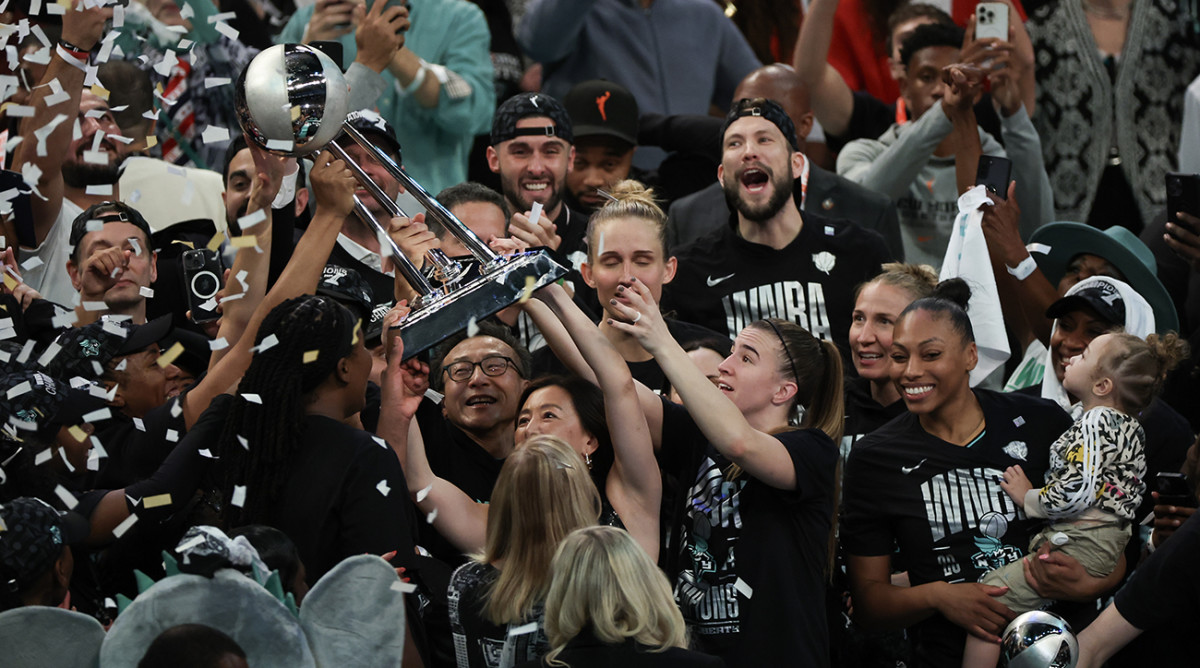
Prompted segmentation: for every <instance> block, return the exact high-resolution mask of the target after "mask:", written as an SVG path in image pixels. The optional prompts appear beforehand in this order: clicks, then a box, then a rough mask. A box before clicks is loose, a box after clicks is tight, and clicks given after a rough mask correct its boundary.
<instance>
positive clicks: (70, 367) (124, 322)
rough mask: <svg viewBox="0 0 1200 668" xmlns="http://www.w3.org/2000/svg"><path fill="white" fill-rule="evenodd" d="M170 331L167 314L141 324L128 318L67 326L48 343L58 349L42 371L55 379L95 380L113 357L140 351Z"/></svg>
mask: <svg viewBox="0 0 1200 668" xmlns="http://www.w3.org/2000/svg"><path fill="white" fill-rule="evenodd" d="M170 332H171V316H170V315H164V316H160V317H158V318H155V319H154V320H151V321H150V322H148V323H146V324H144V325H135V324H133V321H132V320H130V319H128V318H121V319H117V318H101V319H100V320H99V321H97V322H93V323H92V324H90V325H87V326H85V327H76V328H74V329H69V330H67V331H65V332H63V333H62V334H60V335H59V337H58V338H57V339H55V340H54V342H53V343H52V344H51V345H54V344H57V345H58V346H59V350H58V352H57V353H55V354H54V355H53V357H52V358H51V359H49V360H48V361H47V362H46V370H47V371H48V372H49V373H50V374H51V375H52V376H55V377H56V378H61V379H69V378H74V377H76V376H78V377H81V378H84V379H86V380H89V381H92V382H96V381H99V380H100V378H101V377H102V376H103V375H104V369H105V367H107V366H108V364H109V362H112V361H113V360H114V359H116V358H118V357H121V356H124V355H132V354H133V353H137V352H141V351H143V350H145V349H146V347H147V346H149V345H150V344H152V343H158V342H159V341H162V340H163V339H164V338H166V336H167V334H169V333H170Z"/></svg>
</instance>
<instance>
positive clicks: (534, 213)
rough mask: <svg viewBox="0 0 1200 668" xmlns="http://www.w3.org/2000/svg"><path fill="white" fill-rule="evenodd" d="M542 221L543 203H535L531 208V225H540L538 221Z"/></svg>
mask: <svg viewBox="0 0 1200 668" xmlns="http://www.w3.org/2000/svg"><path fill="white" fill-rule="evenodd" d="M541 219H542V203H541V202H534V203H533V206H531V207H529V224H530V225H535V226H536V225H537V224H538V221H539V220H541Z"/></svg>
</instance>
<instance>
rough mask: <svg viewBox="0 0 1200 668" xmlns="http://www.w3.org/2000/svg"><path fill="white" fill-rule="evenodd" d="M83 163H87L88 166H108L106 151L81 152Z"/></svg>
mask: <svg viewBox="0 0 1200 668" xmlns="http://www.w3.org/2000/svg"><path fill="white" fill-rule="evenodd" d="M83 161H84V162H86V163H88V164H89V165H107V164H108V152H107V151H84V152H83Z"/></svg>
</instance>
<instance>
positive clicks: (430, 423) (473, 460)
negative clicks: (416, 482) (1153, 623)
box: [413, 399, 504, 564]
mask: <svg viewBox="0 0 1200 668" xmlns="http://www.w3.org/2000/svg"><path fill="white" fill-rule="evenodd" d="M417 424H419V425H420V427H421V438H422V439H424V441H425V457H426V459H428V460H429V468H430V469H432V470H433V474H434V475H436V476H437V477H439V478H442V479H444V480H446V481H448V482H450V483H451V484H452V485H454V486H455V487H457V488H459V489H461V490H462V491H463V493H464V494H466V495H467V496H469V497H471V499H473V500H474V501H477V502H480V503H487V502H488V501H490V500H491V498H492V488H493V487H495V486H496V479H497V478H499V477H500V467H502V466H503V465H504V460H503V459H496V458H495V457H493V456H492V455H491V454H489V453H488V451H487V450H484V449H483V448H481V447H479V444H477V443H476V442H475V441H473V440H471V437H470V436H468V435H467V434H466V432H464V431H463V430H461V429H459V428H458V427H456V426H454V425H452V424H450V421H449V420H447V419H446V418H445V417H443V416H442V407H441V406H439V405H438V404H435V403H433V402H432V401H430V400H429V399H423V400H422V401H421V405H420V406H419V407H418V408H417ZM413 491H414V492H415V491H417V490H413ZM417 532H418V534H419V540H420V544H421V546H422V547H424V548H425V549H427V550H429V552H430V554H432V555H433V556H435V557H437V558H438V559H440V560H442V561H444V562H446V563H448V564H461V563H463V562H464V561H466V557H465V556H463V554H462V551H461V550H459V549H458V548H456V547H454V546H453V545H452V544H451V543H450V541H448V540H446V539H445V538H444V537H442V535H441V534H440V533H438V532H437V531H436V530H434V528H433V525H432V524H429V523H427V522H418V523H417Z"/></svg>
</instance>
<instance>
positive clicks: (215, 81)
mask: <svg viewBox="0 0 1200 668" xmlns="http://www.w3.org/2000/svg"><path fill="white" fill-rule="evenodd" d="M232 81H233V80H232V79H230V78H229V77H204V87H205V88H216V87H217V86H228V85H229V84H230V83H231V82H232Z"/></svg>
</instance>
